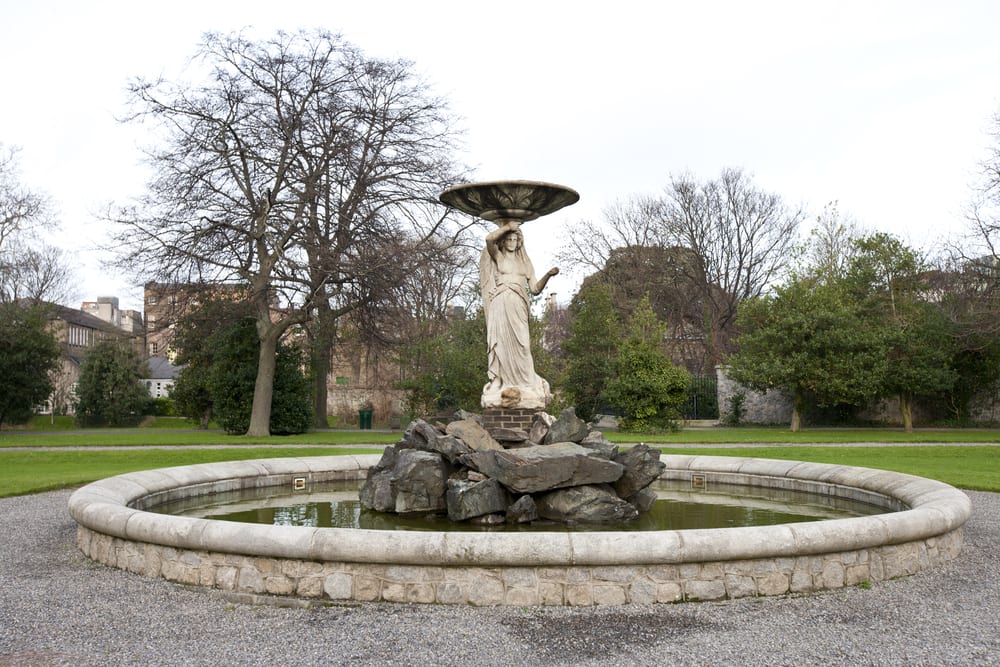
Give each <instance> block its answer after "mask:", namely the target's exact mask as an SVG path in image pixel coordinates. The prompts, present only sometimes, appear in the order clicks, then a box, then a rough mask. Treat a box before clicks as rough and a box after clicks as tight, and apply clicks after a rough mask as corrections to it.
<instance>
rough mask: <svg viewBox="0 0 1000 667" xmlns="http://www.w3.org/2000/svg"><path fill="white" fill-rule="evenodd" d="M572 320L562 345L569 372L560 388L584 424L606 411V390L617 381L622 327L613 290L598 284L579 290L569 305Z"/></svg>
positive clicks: (567, 371) (566, 373)
mask: <svg viewBox="0 0 1000 667" xmlns="http://www.w3.org/2000/svg"><path fill="white" fill-rule="evenodd" d="M570 311H571V313H572V314H573V320H572V323H571V324H570V334H569V337H568V338H567V339H566V340H565V341H563V344H562V349H563V353H564V355H563V356H564V358H565V364H566V372H565V375H564V376H563V379H562V382H561V385H562V389H563V391H564V392H565V393H566V394H567V399H568V400H569V401H570V402H572V404H573V405H574V406H575V407H576V414H577V415H578V416H579V417H580V418H581V419H584V420H589V419H591V418H592V417H593V416H594V414H595V413H597V412H599V411H600V410H601V409H602V408H605V407H606V405H605V403H606V397H605V396H604V391H605V388H606V387H607V384H608V382H610V380H611V379H612V378H613V377H614V372H615V369H614V365H615V358H616V356H617V354H618V347H619V344H620V342H621V340H622V325H621V321H620V320H619V319H618V315H617V314H616V313H615V309H614V305H613V303H612V298H611V289H610V288H609V287H608V286H607V285H604V284H600V283H595V284H591V285H588V286H586V287H584V288H583V289H581V290H580V292H579V293H577V295H576V296H575V297H573V302H572V304H570Z"/></svg>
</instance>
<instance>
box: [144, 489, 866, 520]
mask: <svg viewBox="0 0 1000 667" xmlns="http://www.w3.org/2000/svg"><path fill="white" fill-rule="evenodd" d="M358 487H359V482H357V481H349V482H328V483H324V484H314V485H311V486H309V487H308V488H306V489H302V490H297V491H293V490H292V489H290V488H289V487H286V486H281V487H266V488H262V489H247V490H243V491H231V492H225V493H214V494H209V495H204V496H196V497H192V498H185V499H182V500H178V501H174V502H170V503H164V504H162V505H158V506H156V507H152V508H149V509H150V511H153V512H159V513H163V514H175V515H181V516H191V517H199V518H204V519H214V520H220V521H239V522H243V523H259V524H267V525H275V526H306V527H314V528H315V527H336V528H365V529H375V530H435V531H440V530H448V531H491V532H493V531H498V530H499V531H564V530H568V531H596V530H615V531H620V530H686V529H693V528H733V527H737V526H768V525H775V524H783V523H795V522H801V521H819V520H823V519H838V518H849V517H855V516H865V515H871V514H880V513H883V512H885V511H886V510H885V509H883V508H880V507H876V506H873V505H869V504H867V503H861V502H856V501H850V500H845V499H843V498H833V497H828V496H823V495H819V494H812V493H804V492H800V491H787V490H781V489H767V488H762V487H747V486H736V485H725V484H715V485H711V486H710V487H709V488H704V489H692V487H691V484H690V483H683V482H677V481H659V482H656V483H654V486H653V487H652V488H654V489H655V490H656V492H657V494H658V496H659V499H658V500H657V501H656V503H655V504H654V506H653V508H652V509H651V510H650V511H649V512H646V513H645V514H642V515H640V517H639V519H637V520H635V521H631V522H628V523H620V524H612V525H603V524H575V525H566V524H560V523H554V522H550V521H538V522H534V523H532V524H530V525H523V524H522V525H503V524H502V525H491V526H482V525H477V524H475V523H471V522H462V523H458V522H452V521H449V520H448V518H447V517H444V516H441V517H401V516H398V515H395V514H384V513H381V512H374V511H371V510H366V509H364V508H363V507H361V503H360V502H359V501H358Z"/></svg>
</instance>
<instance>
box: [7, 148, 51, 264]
mask: <svg viewBox="0 0 1000 667" xmlns="http://www.w3.org/2000/svg"><path fill="white" fill-rule="evenodd" d="M17 153H18V149H17V148H15V147H13V146H4V145H3V144H0V250H2V249H3V248H4V247H5V246H6V244H7V242H8V240H9V239H11V238H13V237H14V236H15V235H17V234H18V233H19V232H24V231H27V230H29V229H37V228H38V227H49V226H52V224H53V221H52V216H51V212H50V204H49V200H48V197H47V196H46V195H44V194H42V193H41V192H37V191H32V190H30V189H28V188H27V187H25V186H24V184H23V183H21V179H20V170H19V166H18V162H17Z"/></svg>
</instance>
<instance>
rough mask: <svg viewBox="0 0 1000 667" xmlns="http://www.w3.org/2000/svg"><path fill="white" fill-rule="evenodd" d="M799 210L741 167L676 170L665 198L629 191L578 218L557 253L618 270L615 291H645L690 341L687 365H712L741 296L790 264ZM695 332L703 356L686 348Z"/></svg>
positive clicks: (629, 294)
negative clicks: (697, 173) (701, 175)
mask: <svg viewBox="0 0 1000 667" xmlns="http://www.w3.org/2000/svg"><path fill="white" fill-rule="evenodd" d="M804 215H805V214H804V212H803V210H802V208H801V207H799V208H790V207H788V206H786V205H785V204H784V203H783V202H782V200H781V197H779V196H778V195H777V194H772V193H768V192H764V191H763V190H761V189H759V188H758V187H756V186H755V185H754V184H753V182H752V180H751V178H750V177H749V176H747V175H746V174H745V173H744V172H743V171H742V170H740V169H735V168H727V169H723V170H722V173H721V174H720V176H719V177H718V178H717V179H711V180H707V181H698V180H696V179H695V178H694V177H693V176H691V175H690V174H681V175H677V176H673V177H672V178H671V180H670V183H669V185H668V186H667V187H666V188H665V191H664V193H663V195H662V196H661V197H649V196H635V197H632V198H630V199H628V200H626V201H624V202H620V203H617V204H615V205H614V206H613V207H611V208H609V209H608V210H606V211H605V213H604V217H605V219H604V221H603V224H594V223H581V224H579V225H577V226H576V227H575V228H574V229H572V230H571V231H570V233H569V235H568V242H567V245H566V247H564V248H563V249H562V250H561V251H560V254H559V261H560V263H565V264H567V265H573V264H574V263H575V264H576V265H577V266H580V267H583V268H585V269H588V270H591V271H596V272H600V273H602V274H606V277H608V278H609V279H611V278H613V276H612V274H614V275H615V276H617V278H614V279H613V280H612V282H614V281H618V282H619V283H620V284H621V285H620V286H622V287H623V289H620V290H618V292H619V293H618V297H617V298H625V299H629V300H631V299H635V298H641V296H642V294H641V293H637V291H648V292H650V298H651V303H652V304H653V308H654V310H655V312H656V313H657V314H658V316H660V317H661V318H662V319H663V320H664V321H665V322H667V323H668V326H669V327H670V330H671V331H673V332H674V334H675V336H674V337H675V338H676V339H677V340H678V341H684V344H683V347H687V348H689V349H688V351H686V352H684V353H683V356H685V357H687V358H689V359H691V361H690V362H689V366H691V367H693V365H701V366H702V367H703V368H711V367H712V366H713V365H714V364H717V363H719V361H720V360H721V359H722V357H723V356H724V355H725V354H726V353H727V352H729V351H730V349H731V339H732V337H733V334H734V327H735V316H736V308H737V306H738V305H739V303H740V302H741V301H743V300H745V299H748V298H752V297H755V296H758V295H759V294H761V293H762V292H763V291H764V290H765V289H767V287H768V286H770V285H772V284H773V283H774V282H775V281H776V280H778V279H779V278H780V277H781V275H782V273H783V271H784V270H785V269H786V267H787V265H788V263H789V261H790V259H791V257H792V252H791V251H792V248H793V246H794V243H795V241H796V236H797V232H798V226H799V224H800V222H801V221H802V219H803V218H804ZM625 286H630V287H629V288H628V289H624V287H625ZM698 338H700V339H702V340H703V345H702V347H703V348H704V352H703V354H701V355H700V356H701V357H702V361H701V362H695V361H694V359H693V357H692V354H693V353H692V351H691V349H690V348H691V347H692V341H693V340H695V339H698Z"/></svg>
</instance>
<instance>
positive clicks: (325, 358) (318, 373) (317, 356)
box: [312, 336, 332, 428]
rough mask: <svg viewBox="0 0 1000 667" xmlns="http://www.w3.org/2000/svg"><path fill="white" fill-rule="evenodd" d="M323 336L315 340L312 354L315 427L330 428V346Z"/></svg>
mask: <svg viewBox="0 0 1000 667" xmlns="http://www.w3.org/2000/svg"><path fill="white" fill-rule="evenodd" d="M323 338H324V337H323V336H320V337H318V338H317V339H316V340H315V341H314V344H315V348H314V349H313V354H312V372H313V393H314V394H315V395H314V397H313V427H314V428H329V426H330V424H329V423H328V422H327V420H326V416H327V411H328V410H329V406H328V405H327V384H328V382H329V376H330V357H331V356H332V355H331V352H330V346H329V345H325V344H324V342H325V341H323Z"/></svg>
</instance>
